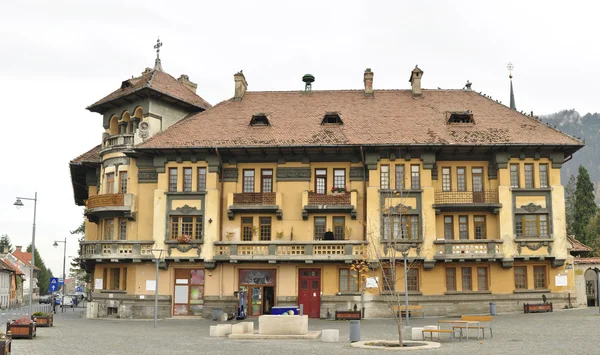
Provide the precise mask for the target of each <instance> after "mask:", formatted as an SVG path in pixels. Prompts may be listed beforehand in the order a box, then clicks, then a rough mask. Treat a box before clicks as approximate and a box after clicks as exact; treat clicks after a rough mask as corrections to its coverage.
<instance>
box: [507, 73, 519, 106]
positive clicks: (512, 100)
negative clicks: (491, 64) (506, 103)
mask: <svg viewBox="0 0 600 355" xmlns="http://www.w3.org/2000/svg"><path fill="white" fill-rule="evenodd" d="M506 67H507V68H508V78H509V79H510V108H511V109H513V110H516V109H517V105H516V104H515V93H514V92H513V85H512V78H513V76H512V71H513V69H514V68H515V66H514V65H513V64H512V63H508V65H507V66H506Z"/></svg>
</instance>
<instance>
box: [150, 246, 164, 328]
mask: <svg viewBox="0 0 600 355" xmlns="http://www.w3.org/2000/svg"><path fill="white" fill-rule="evenodd" d="M163 251H164V250H163V249H152V254H154V262H155V263H156V277H155V284H154V328H156V326H157V320H158V263H159V262H160V258H161V257H162V252H163ZM156 253H158V256H157V255H156Z"/></svg>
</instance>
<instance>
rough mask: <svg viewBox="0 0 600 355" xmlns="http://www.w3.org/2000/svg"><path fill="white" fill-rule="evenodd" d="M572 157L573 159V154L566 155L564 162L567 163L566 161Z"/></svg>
mask: <svg viewBox="0 0 600 355" xmlns="http://www.w3.org/2000/svg"><path fill="white" fill-rule="evenodd" d="M571 159H573V154H571V155H569V156H568V157H566V158H565V160H563V164H564V163H566V162H568V161H569V160H571Z"/></svg>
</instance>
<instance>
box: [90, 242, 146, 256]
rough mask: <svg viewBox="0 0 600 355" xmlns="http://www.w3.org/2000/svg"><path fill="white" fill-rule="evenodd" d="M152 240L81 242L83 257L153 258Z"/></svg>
mask: <svg viewBox="0 0 600 355" xmlns="http://www.w3.org/2000/svg"><path fill="white" fill-rule="evenodd" d="M153 245H154V241H152V240H143V241H138V240H135V241H134V240H98V241H85V242H82V243H81V248H82V251H81V252H82V259H152V246H153Z"/></svg>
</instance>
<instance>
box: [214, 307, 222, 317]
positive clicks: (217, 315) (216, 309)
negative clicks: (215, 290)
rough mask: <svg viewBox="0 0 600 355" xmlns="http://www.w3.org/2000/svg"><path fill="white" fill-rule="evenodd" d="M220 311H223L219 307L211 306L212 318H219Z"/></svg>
mask: <svg viewBox="0 0 600 355" xmlns="http://www.w3.org/2000/svg"><path fill="white" fill-rule="evenodd" d="M221 313H223V311H221V308H213V310H212V320H219V317H220V316H221Z"/></svg>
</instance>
